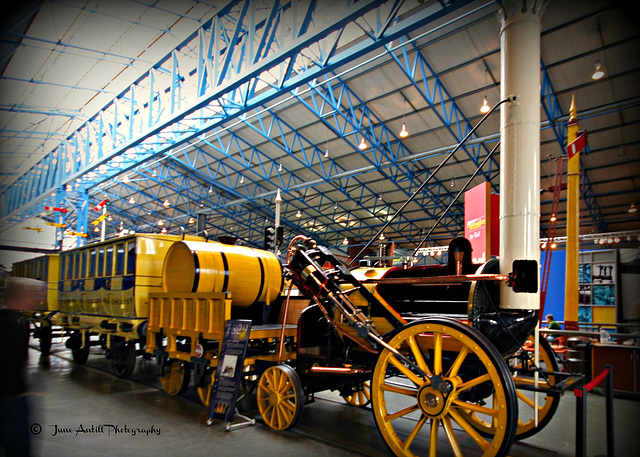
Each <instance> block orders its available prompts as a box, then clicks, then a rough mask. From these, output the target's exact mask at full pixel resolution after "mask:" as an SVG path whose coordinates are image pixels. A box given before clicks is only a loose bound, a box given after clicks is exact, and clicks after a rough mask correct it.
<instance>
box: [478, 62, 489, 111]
mask: <svg viewBox="0 0 640 457" xmlns="http://www.w3.org/2000/svg"><path fill="white" fill-rule="evenodd" d="M488 73H489V69H488V68H487V64H486V62H485V64H484V90H485V92H484V97H483V98H482V106H481V107H480V112H481V113H482V114H486V113H488V112H489V111H490V110H491V107H490V106H489V101H488V100H487V74H488Z"/></svg>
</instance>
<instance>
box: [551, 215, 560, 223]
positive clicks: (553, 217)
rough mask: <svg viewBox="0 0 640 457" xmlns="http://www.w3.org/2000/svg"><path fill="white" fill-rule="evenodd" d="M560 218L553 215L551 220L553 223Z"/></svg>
mask: <svg viewBox="0 0 640 457" xmlns="http://www.w3.org/2000/svg"><path fill="white" fill-rule="evenodd" d="M557 219H558V218H557V217H556V215H555V214H552V215H551V219H549V220H550V221H551V222H555V221H556V220H557Z"/></svg>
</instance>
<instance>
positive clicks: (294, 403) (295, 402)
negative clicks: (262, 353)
mask: <svg viewBox="0 0 640 457" xmlns="http://www.w3.org/2000/svg"><path fill="white" fill-rule="evenodd" d="M257 400H258V409H259V410H260V415H261V416H262V419H263V420H264V422H265V423H266V424H267V425H268V426H269V427H271V428H272V429H274V430H287V429H289V428H291V427H293V426H294V425H295V424H296V422H297V421H298V418H299V417H300V412H301V411H302V406H303V404H304V390H303V389H302V383H301V382H300V378H299V377H298V374H297V373H296V372H295V370H294V369H293V368H291V367H290V366H289V365H284V364H282V365H274V366H272V367H269V368H267V369H266V371H265V372H264V373H262V376H260V379H259V380H258V392H257Z"/></svg>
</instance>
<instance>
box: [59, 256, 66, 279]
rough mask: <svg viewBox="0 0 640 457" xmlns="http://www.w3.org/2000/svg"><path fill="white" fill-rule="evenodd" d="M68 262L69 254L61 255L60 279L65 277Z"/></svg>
mask: <svg viewBox="0 0 640 457" xmlns="http://www.w3.org/2000/svg"><path fill="white" fill-rule="evenodd" d="M66 264H67V256H66V255H61V256H60V279H64V267H65V265H66Z"/></svg>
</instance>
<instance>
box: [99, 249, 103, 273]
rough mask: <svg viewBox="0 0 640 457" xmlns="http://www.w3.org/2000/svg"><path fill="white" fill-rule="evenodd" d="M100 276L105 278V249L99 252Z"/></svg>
mask: <svg viewBox="0 0 640 457" xmlns="http://www.w3.org/2000/svg"><path fill="white" fill-rule="evenodd" d="M98 276H104V247H101V248H99V250H98Z"/></svg>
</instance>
